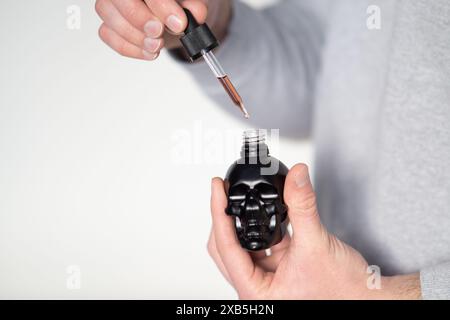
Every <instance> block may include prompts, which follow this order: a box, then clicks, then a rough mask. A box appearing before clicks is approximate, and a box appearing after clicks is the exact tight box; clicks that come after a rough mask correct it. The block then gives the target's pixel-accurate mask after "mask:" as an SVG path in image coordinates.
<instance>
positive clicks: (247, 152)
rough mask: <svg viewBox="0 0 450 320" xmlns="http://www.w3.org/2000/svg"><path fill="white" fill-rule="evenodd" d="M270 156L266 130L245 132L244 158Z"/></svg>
mask: <svg viewBox="0 0 450 320" xmlns="http://www.w3.org/2000/svg"><path fill="white" fill-rule="evenodd" d="M268 155H269V148H268V147H267V144H266V132H265V130H260V129H255V130H247V131H244V134H243V143H242V149H241V157H242V158H245V159H247V158H257V159H260V158H264V157H267V156H268Z"/></svg>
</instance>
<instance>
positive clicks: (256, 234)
mask: <svg viewBox="0 0 450 320" xmlns="http://www.w3.org/2000/svg"><path fill="white" fill-rule="evenodd" d="M285 232H286V223H285V222H281V224H280V225H279V226H277V227H276V228H275V230H274V231H270V230H269V228H268V227H267V226H262V228H261V229H260V230H258V231H256V230H253V231H250V232H248V231H244V230H242V229H241V230H238V229H237V228H236V234H237V237H238V239H239V242H240V244H241V246H242V247H243V248H244V249H246V250H248V251H260V250H266V249H270V248H271V247H273V246H274V245H276V244H278V243H279V242H280V241H281V240H282V239H283V236H284V234H285Z"/></svg>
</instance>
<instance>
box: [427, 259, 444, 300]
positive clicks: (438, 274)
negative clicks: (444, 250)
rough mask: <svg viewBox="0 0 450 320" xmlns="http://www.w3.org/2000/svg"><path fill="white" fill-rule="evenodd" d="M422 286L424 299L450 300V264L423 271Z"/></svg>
mask: <svg viewBox="0 0 450 320" xmlns="http://www.w3.org/2000/svg"><path fill="white" fill-rule="evenodd" d="M420 284H421V290H422V298H423V299H426V300H436V299H446V300H448V299H450V262H446V263H443V264H439V265H436V266H432V267H429V268H425V269H422V270H421V271H420Z"/></svg>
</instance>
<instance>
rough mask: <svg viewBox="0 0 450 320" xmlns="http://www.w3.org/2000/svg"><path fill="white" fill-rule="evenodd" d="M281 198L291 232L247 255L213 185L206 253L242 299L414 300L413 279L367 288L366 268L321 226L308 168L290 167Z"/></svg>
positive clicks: (218, 186)
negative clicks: (268, 249) (269, 245)
mask: <svg viewBox="0 0 450 320" xmlns="http://www.w3.org/2000/svg"><path fill="white" fill-rule="evenodd" d="M284 199H285V202H286V204H287V206H288V215H289V219H290V223H291V225H292V229H293V235H292V238H291V237H289V235H288V234H286V236H285V237H284V239H283V240H282V241H281V242H280V243H279V244H277V245H276V246H274V247H272V248H271V252H272V254H271V255H270V256H266V255H265V252H264V251H262V252H256V253H253V252H252V253H249V252H247V251H246V250H244V249H242V248H241V246H240V245H239V242H238V240H237V238H236V235H235V231H234V225H233V222H232V219H231V217H229V216H227V215H226V214H225V211H224V210H225V208H226V205H227V198H226V195H225V191H224V186H223V181H222V180H221V179H220V178H214V179H213V181H212V194H211V212H212V220H213V227H212V231H211V235H210V239H209V242H208V251H209V253H210V255H211V257H212V258H213V259H214V261H215V263H216V265H217V266H218V268H219V269H220V271H221V272H222V274H223V275H224V277H225V278H226V279H227V280H228V281H229V282H230V284H231V285H232V286H233V287H234V288H235V289H236V291H237V293H238V295H239V297H240V298H242V299H415V298H420V281H419V276H418V274H413V275H406V276H395V277H382V278H381V289H379V290H376V289H372V290H371V289H369V288H368V286H367V280H368V278H369V276H370V274H368V273H367V267H368V264H367V262H366V260H365V259H364V258H363V257H362V256H361V255H360V254H359V253H358V252H357V251H356V250H354V249H353V248H351V247H350V246H348V245H347V244H345V243H343V242H342V241H340V240H339V239H338V238H336V237H335V236H334V235H332V234H330V233H329V232H328V231H327V230H326V228H325V227H324V226H323V225H322V224H321V222H320V218H319V213H318V211H317V207H316V196H315V193H314V190H313V187H312V185H311V182H310V178H309V174H308V168H307V166H306V165H303V164H299V165H296V166H294V167H293V168H292V169H291V170H290V171H289V174H288V176H287V178H286V182H285V189H284Z"/></svg>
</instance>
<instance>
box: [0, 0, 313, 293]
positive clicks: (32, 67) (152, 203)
mask: <svg viewBox="0 0 450 320" xmlns="http://www.w3.org/2000/svg"><path fill="white" fill-rule="evenodd" d="M252 2H253V3H258V4H262V3H264V2H265V1H257V0H255V1H252ZM72 4H76V5H79V6H80V8H81V19H82V20H81V30H68V29H67V27H66V19H67V13H66V9H67V7H68V6H69V5H72ZM99 24H100V21H99V19H98V18H97V16H96V14H95V11H94V1H88V0H83V1H76V0H72V1H67V0H53V1H50V0H40V1H31V0H28V1H17V0H2V1H1V3H0V40H1V45H0V298H41V299H47V298H63V299H67V298H68V299H78V298H87V299H91V298H104V299H109V298H125V299H127V298H142V299H149V298H150V299H151V298H153V299H160V298H161V299H162V298H190V299H197V298H211V299H215V298H235V297H236V294H235V293H234V291H233V289H232V288H231V287H230V286H229V285H228V284H227V282H226V281H225V280H224V279H223V278H222V276H221V275H220V273H219V271H218V270H217V269H216V267H215V265H214V263H213V262H212V260H211V259H210V258H209V256H208V254H207V252H206V242H207V238H208V234H209V229H210V213H209V195H210V193H209V191H210V179H211V177H213V176H223V175H224V174H225V172H226V169H227V167H228V164H229V163H228V162H226V161H228V160H226V161H225V160H224V161H222V163H216V164H212V163H210V162H208V161H207V158H205V157H203V153H204V152H205V149H204V148H207V147H205V146H204V143H202V142H200V145H197V146H196V148H197V149H196V150H197V151H195V153H196V154H197V156H198V155H200V158H199V159H200V161H198V159H197V163H191V164H181V165H180V164H177V163H176V161H174V158H173V150H174V139H173V137H174V135H176V134H177V132H180V130H184V132H190V133H192V135H193V136H195V135H196V134H198V133H199V132H200V136H202V134H204V132H205V131H207V130H209V129H219V130H221V131H220V132H226V131H227V130H228V131H230V130H232V129H235V130H234V132H235V133H238V135H240V132H241V131H242V130H243V129H245V128H246V127H245V126H249V125H248V124H247V125H246V124H244V123H243V122H242V121H241V120H238V119H237V118H233V117H231V116H230V115H228V114H226V113H225V112H224V111H222V110H220V108H219V107H218V106H216V105H215V104H214V103H213V102H212V101H210V100H208V99H207V98H205V96H204V95H203V94H202V92H201V90H200V89H199V88H198V87H197V85H196V84H195V83H193V81H192V79H191V78H190V77H189V75H188V74H187V73H186V72H185V70H183V68H182V66H179V65H177V64H176V63H175V62H173V61H171V59H170V58H169V57H168V56H166V55H165V54H163V55H162V57H161V58H160V59H159V60H158V61H156V62H143V61H133V60H131V59H126V58H123V57H120V56H119V55H117V54H116V53H114V52H112V51H111V50H110V49H109V48H108V47H106V46H105V45H104V44H103V43H102V42H101V41H100V40H99V39H98V37H97V28H98V26H99ZM186 130H187V131H186ZM228 131H227V132H228ZM237 138H238V139H239V136H238V137H237ZM220 143H221V140H220V139H219V140H218V141H217V144H219V145H220ZM195 144H196V143H195V142H193V145H195ZM193 148H194V147H193ZM198 150H200V151H198ZM227 152H228V153H227V156H228V157H231V159H232V158H235V157H237V156H238V153H239V150H238V149H236V150H233V152H235V154H231V155H230V154H229V151H227ZM275 155H276V156H277V157H278V158H280V159H282V160H283V161H284V162H285V163H286V164H287V165H288V166H292V165H293V164H295V163H296V162H306V163H308V164H310V162H311V156H310V155H311V150H310V146H309V145H308V144H307V143H304V142H301V141H292V140H285V139H284V138H282V140H281V144H280V146H279V148H278V150H277V154H275ZM197 158H198V157H197ZM70 265H76V266H79V267H80V269H81V288H80V289H78V290H69V289H68V288H67V285H66V282H67V278H68V276H69V274H68V273H67V268H68V266H70Z"/></svg>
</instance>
